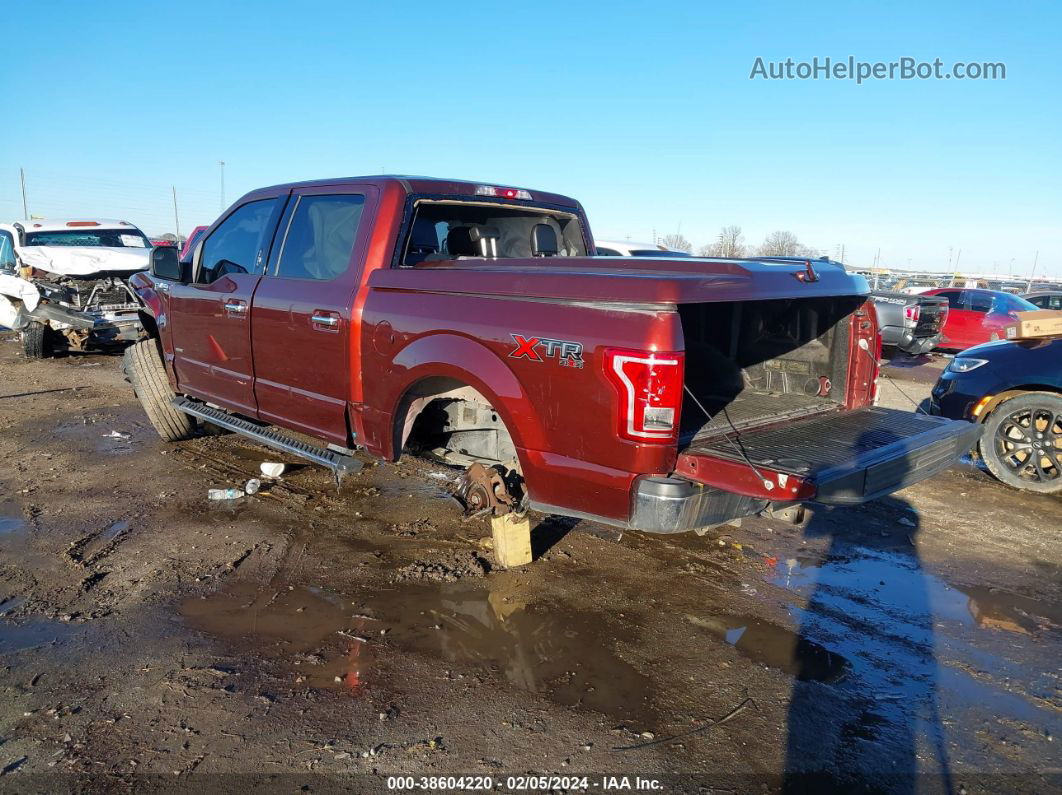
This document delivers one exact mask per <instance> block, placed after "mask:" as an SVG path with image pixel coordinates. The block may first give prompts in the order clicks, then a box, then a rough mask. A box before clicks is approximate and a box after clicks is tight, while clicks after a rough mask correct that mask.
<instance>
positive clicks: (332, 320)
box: [310, 315, 339, 326]
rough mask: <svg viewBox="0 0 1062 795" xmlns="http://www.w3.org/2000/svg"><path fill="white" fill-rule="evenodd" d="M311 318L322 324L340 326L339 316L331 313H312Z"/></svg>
mask: <svg viewBox="0 0 1062 795" xmlns="http://www.w3.org/2000/svg"><path fill="white" fill-rule="evenodd" d="M310 320H312V321H313V322H314V323H317V324H318V325H321V326H338V325H339V318H338V317H332V316H331V315H310Z"/></svg>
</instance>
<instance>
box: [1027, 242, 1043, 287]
mask: <svg viewBox="0 0 1062 795" xmlns="http://www.w3.org/2000/svg"><path fill="white" fill-rule="evenodd" d="M1039 261H1040V250H1039V249H1037V250H1036V256H1034V257H1033V267H1032V272H1031V273H1030V274H1029V283H1028V284H1027V285H1025V292H1029V291H1030V290H1032V283H1033V279H1035V278H1036V263H1037V262H1039Z"/></svg>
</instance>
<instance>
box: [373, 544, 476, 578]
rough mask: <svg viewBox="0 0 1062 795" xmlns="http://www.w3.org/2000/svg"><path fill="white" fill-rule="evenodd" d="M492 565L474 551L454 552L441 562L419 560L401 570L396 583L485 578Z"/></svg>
mask: <svg viewBox="0 0 1062 795" xmlns="http://www.w3.org/2000/svg"><path fill="white" fill-rule="evenodd" d="M489 571H490V564H489V563H487V561H485V560H484V559H483V558H481V557H480V556H479V555H477V554H476V553H475V552H472V551H464V552H454V553H452V554H451V555H450V557H449V558H447V559H445V560H440V561H423V560H418V561H415V562H413V563H410V564H409V565H408V566H404V567H403V568H401V569H399V570H398V572H397V573H396V574H395V576H394V578H393V579H394V581H395V582H413V581H418V580H422V581H426V582H457V581H458V580H461V579H464V578H465V577H483V576H485V575H486V574H487V573H488V572H489Z"/></svg>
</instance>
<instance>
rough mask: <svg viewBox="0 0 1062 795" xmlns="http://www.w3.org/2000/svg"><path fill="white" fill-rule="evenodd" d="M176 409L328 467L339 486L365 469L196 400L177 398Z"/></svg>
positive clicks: (349, 459) (356, 462)
mask: <svg viewBox="0 0 1062 795" xmlns="http://www.w3.org/2000/svg"><path fill="white" fill-rule="evenodd" d="M173 406H174V408H176V409H178V410H179V411H183V412H184V413H185V414H191V415H192V416H193V417H199V418H200V419H202V420H206V421H207V422H212V423H214V424H215V425H220V426H221V427H222V428H225V429H226V430H230V431H232V432H234V433H238V434H242V435H243V436H246V437H248V438H249V439H254V440H255V441H256V442H258V443H260V444H264V445H266V446H267V447H273V448H275V449H277V450H283V451H284V452H285V453H292V454H293V455H297V456H299V457H301V458H305V459H307V460H308V461H313V463H315V464H320V465H321V466H323V467H328V468H329V469H331V470H332V473H333V474H334V475H335V476H336V483H337V484H338V483H339V482H340V481H342V480H343V478H345V477H347V476H348V475H354V474H356V473H357V472H359V471H360V470H361V468H362V466H363V464H362V463H361V461H359V460H358V459H356V458H353V457H352V456H349V455H343V454H342V453H337V452H335V451H333V450H328V449H326V448H324V447H318V446H317V445H315V444H309V443H307V442H300V441H299V440H298V439H292V438H291V437H290V436H286V435H285V434H283V433H280V432H278V431H274V430H270V428H269V427H268V426H264V427H263V426H261V425H258V424H256V423H253V422H250V421H248V420H244V419H240V418H239V417H236V416H233V415H232V414H229V413H228V412H227V411H222V410H221V409H215V408H211V407H210V406H208V405H206V404H205V403H200V402H199V401H196V400H189V399H188V398H186V397H176V398H174V399H173Z"/></svg>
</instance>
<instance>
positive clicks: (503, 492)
mask: <svg viewBox="0 0 1062 795" xmlns="http://www.w3.org/2000/svg"><path fill="white" fill-rule="evenodd" d="M457 497H458V499H460V500H461V502H463V503H464V504H465V515H466V516H468V517H473V516H485V515H487V514H490V515H491V516H504V515H505V514H507V513H510V512H512V511H514V510H516V508H517V505H518V503H519V500H518V499H517V498H516V497H515V496H514V495H513V494H512V493H511V492H510V491H509V487H508V486H507V485H506V483H505V478H504V477H502V473H501V472H499V471H498V470H497V469H495V468H494V467H485V466H483V464H480V463H475V464H472V466H470V467H469V468H468V469H467V470H465V474H464V475H462V477H461V483H460V485H459V486H458V487H457Z"/></svg>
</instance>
